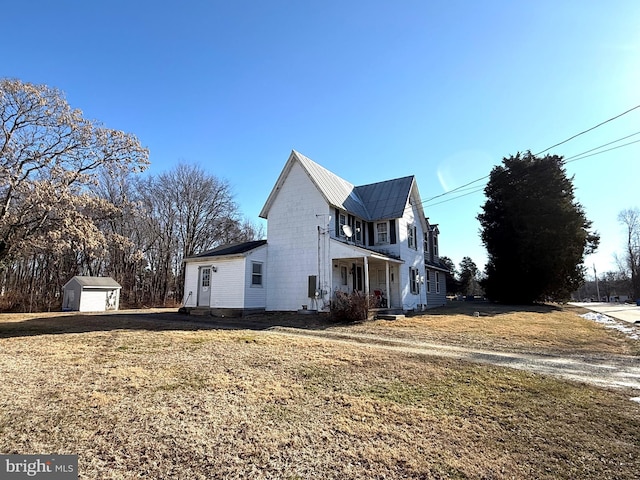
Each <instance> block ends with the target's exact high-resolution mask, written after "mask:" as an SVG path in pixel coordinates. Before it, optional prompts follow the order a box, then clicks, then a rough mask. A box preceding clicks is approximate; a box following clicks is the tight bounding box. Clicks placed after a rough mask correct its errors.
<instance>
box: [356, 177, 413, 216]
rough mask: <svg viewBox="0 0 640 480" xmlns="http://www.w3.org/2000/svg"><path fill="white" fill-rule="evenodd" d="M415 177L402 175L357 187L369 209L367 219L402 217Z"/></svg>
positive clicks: (359, 194)
mask: <svg viewBox="0 0 640 480" xmlns="http://www.w3.org/2000/svg"><path fill="white" fill-rule="evenodd" d="M413 181H414V177H413V176H409V177H402V178H396V179H393V180H387V181H384V182H378V183H371V184H369V185H362V186H360V187H356V192H357V194H358V196H359V197H360V198H361V199H362V201H363V202H364V204H365V205H366V206H367V210H368V211H369V218H366V219H365V220H384V219H388V218H400V217H402V215H403V213H404V209H405V207H406V206H407V199H408V198H409V195H410V193H411V187H412V186H413Z"/></svg>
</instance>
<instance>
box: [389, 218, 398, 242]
mask: <svg viewBox="0 0 640 480" xmlns="http://www.w3.org/2000/svg"><path fill="white" fill-rule="evenodd" d="M389 243H391V244H395V243H396V221H395V220H389Z"/></svg>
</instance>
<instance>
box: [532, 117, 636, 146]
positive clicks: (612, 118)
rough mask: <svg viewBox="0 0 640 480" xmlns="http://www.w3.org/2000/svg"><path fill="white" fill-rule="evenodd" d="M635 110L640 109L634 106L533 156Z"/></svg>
mask: <svg viewBox="0 0 640 480" xmlns="http://www.w3.org/2000/svg"><path fill="white" fill-rule="evenodd" d="M637 108H640V105H636V106H635V107H633V108H630V109H629V110H627V111H626V112H622V113H621V114H619V115H616V116H615V117H611V118H609V119H608V120H605V121H604V122H601V123H599V124H598V125H596V126H594V127H591V128H588V129H586V130H583V131H582V132H580V133H576V134H575V135H574V136H572V137H569V138H567V139H566V140H563V141H562V142H559V143H556V144H555V145H551V146H550V147H549V148H545V149H544V150H541V151H540V152H538V153H536V154H535V155H536V156H537V155H540V154H541V153H544V152H546V151H548V150H551V149H552V148H555V147H557V146H558V145H562V144H565V143H567V142H568V141H570V140H573V139H574V138H576V137H579V136H580V135H584V134H585V133H587V132H590V131H591V130H595V129H596V128H598V127H601V126H602V125H604V124H605V123H609V122H611V121H613V120H615V119H616V118H620V117H622V116H623V115H626V114H627V113H629V112H632V111H634V110H635V109H637Z"/></svg>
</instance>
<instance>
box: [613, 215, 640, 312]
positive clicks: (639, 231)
mask: <svg viewBox="0 0 640 480" xmlns="http://www.w3.org/2000/svg"><path fill="white" fill-rule="evenodd" d="M618 221H619V222H620V223H622V224H623V225H624V226H625V228H626V245H625V253H624V256H623V259H622V264H623V266H624V267H625V269H626V273H627V275H628V276H629V277H630V278H631V289H632V294H633V298H634V299H636V300H637V299H640V210H638V208H628V209H625V210H623V211H621V212H620V213H619V214H618Z"/></svg>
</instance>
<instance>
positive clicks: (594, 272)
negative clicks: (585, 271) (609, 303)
mask: <svg viewBox="0 0 640 480" xmlns="http://www.w3.org/2000/svg"><path fill="white" fill-rule="evenodd" d="M593 276H594V277H595V279H596V295H598V301H600V287H599V286H598V274H597V273H596V264H595V263H594V264H593Z"/></svg>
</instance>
